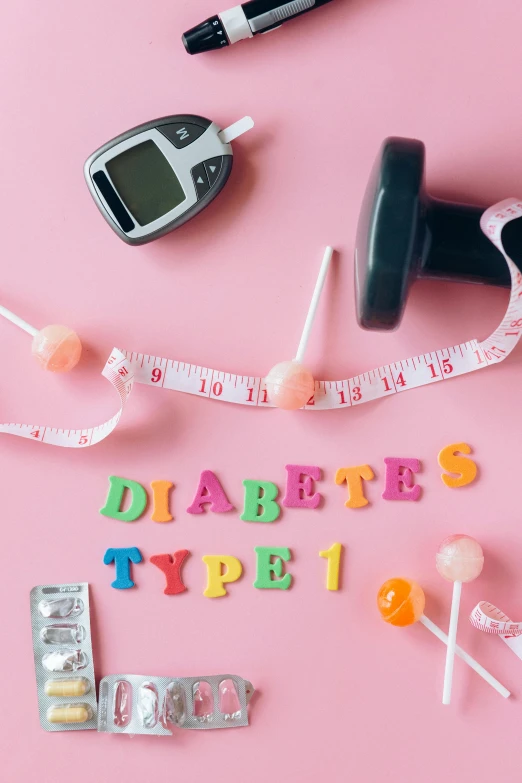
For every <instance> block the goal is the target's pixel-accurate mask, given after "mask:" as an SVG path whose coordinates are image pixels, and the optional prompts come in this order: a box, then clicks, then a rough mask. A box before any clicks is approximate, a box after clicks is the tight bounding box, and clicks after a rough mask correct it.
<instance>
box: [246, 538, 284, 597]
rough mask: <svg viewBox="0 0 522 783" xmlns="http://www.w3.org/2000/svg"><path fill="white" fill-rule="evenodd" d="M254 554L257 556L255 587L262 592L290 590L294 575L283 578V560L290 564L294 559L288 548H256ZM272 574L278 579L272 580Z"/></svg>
mask: <svg viewBox="0 0 522 783" xmlns="http://www.w3.org/2000/svg"><path fill="white" fill-rule="evenodd" d="M254 552H255V553H256V555H257V566H256V581H255V582H254V587H257V588H259V589H260V590H267V589H272V590H275V589H277V590H288V588H289V587H290V585H291V583H292V575H291V574H285V575H284V576H283V560H284V561H285V562H288V561H289V560H291V559H292V555H291V554H290V550H289V549H288V547H286V546H284V547H270V546H255V547H254ZM272 558H274V560H272ZM272 574H275V576H276V577H277V579H272ZM281 577H282V578H281Z"/></svg>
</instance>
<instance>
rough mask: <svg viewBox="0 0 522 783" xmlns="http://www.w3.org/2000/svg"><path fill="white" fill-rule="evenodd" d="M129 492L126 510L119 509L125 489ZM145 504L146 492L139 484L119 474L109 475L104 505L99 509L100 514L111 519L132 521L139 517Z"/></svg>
mask: <svg viewBox="0 0 522 783" xmlns="http://www.w3.org/2000/svg"><path fill="white" fill-rule="evenodd" d="M126 489H128V490H129V492H130V493H131V502H130V505H129V508H128V509H127V511H121V507H122V504H123V496H124V494H125V490H126ZM146 505H147V493H146V491H145V489H144V487H142V485H141V484H138V482H137V481H131V480H130V479H124V478H120V476H109V494H108V495H107V500H106V501H105V505H104V507H103V508H101V509H100V514H103V516H104V517H110V518H111V519H119V520H120V521H121V522H134V520H136V519H138V517H141V515H142V514H143V512H144V511H145V506H146Z"/></svg>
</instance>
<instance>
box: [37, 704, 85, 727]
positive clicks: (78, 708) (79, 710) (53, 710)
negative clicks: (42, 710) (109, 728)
mask: <svg viewBox="0 0 522 783" xmlns="http://www.w3.org/2000/svg"><path fill="white" fill-rule="evenodd" d="M90 718H92V710H91V708H90V707H89V706H88V705H87V704H66V705H65V706H61V707H49V709H48V710H47V720H48V721H49V723H85V722H86V721H88V720H89V719H90Z"/></svg>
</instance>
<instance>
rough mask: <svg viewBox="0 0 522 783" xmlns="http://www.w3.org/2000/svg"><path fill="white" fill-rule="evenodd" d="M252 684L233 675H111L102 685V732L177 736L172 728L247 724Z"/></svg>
mask: <svg viewBox="0 0 522 783" xmlns="http://www.w3.org/2000/svg"><path fill="white" fill-rule="evenodd" d="M253 693H254V688H253V686H252V683H250V682H248V681H247V680H244V679H243V678H242V677H237V676H236V675H234V674H219V675H211V676H205V677H148V676H143V675H138V674H111V675H109V676H108V677H104V678H103V679H102V681H101V682H100V690H99V705H98V731H104V732H109V733H112V734H159V735H161V734H163V735H166V736H168V735H170V734H172V729H173V728H175V727H177V728H180V729H229V728H234V727H239V726H248V711H247V705H248V702H249V701H250V699H251V698H252V694H253Z"/></svg>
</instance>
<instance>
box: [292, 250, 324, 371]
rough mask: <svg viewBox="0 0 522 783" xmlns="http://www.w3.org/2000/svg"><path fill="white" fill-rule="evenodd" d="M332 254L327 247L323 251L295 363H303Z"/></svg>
mask: <svg viewBox="0 0 522 783" xmlns="http://www.w3.org/2000/svg"><path fill="white" fill-rule="evenodd" d="M332 254H333V248H332V247H330V246H328V247H327V248H326V250H325V251H324V256H323V260H322V262H321V268H320V269H319V276H318V278H317V282H316V284H315V288H314V293H313V294H312V301H311V302H310V307H309V308H308V315H307V316H306V321H305V325H304V327H303V333H302V335H301V341H300V343H299V347H298V349H297V353H296V355H295V361H296V362H300V363H301V362H302V361H303V358H304V355H305V351H306V346H307V345H308V340H309V339H310V332H311V331H312V326H313V323H314V319H315V316H316V313H317V305H318V304H319V299H320V298H321V293H322V291H323V288H324V283H325V280H326V275H327V273H328V267H329V266H330V261H331V260H332Z"/></svg>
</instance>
